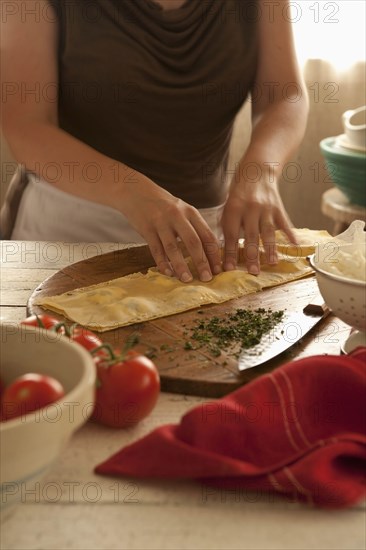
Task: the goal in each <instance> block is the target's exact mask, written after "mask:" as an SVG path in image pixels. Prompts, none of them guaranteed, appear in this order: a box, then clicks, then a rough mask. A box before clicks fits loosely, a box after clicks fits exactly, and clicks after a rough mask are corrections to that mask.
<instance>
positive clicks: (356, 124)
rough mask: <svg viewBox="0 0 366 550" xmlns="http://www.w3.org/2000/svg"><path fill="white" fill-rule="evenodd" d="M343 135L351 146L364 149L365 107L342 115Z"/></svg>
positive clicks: (365, 135) (365, 145) (365, 129)
mask: <svg viewBox="0 0 366 550" xmlns="http://www.w3.org/2000/svg"><path fill="white" fill-rule="evenodd" d="M342 122H343V128H344V133H345V135H346V137H347V139H348V141H349V143H350V144H351V145H354V146H356V147H358V148H362V149H365V148H366V105H362V107H358V108H357V109H350V110H348V111H346V112H345V113H343V115H342Z"/></svg>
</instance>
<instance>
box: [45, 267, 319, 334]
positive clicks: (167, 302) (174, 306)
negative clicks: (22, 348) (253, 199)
mask: <svg viewBox="0 0 366 550" xmlns="http://www.w3.org/2000/svg"><path fill="white" fill-rule="evenodd" d="M310 273H312V269H311V268H310V267H309V266H308V264H307V262H306V260H305V259H304V258H296V257H294V258H290V259H289V258H285V257H280V260H279V263H278V264H277V265H275V266H269V265H262V266H261V272H260V274H259V275H258V276H254V275H250V274H249V273H247V272H246V271H243V270H240V269H237V270H235V271H228V272H224V273H220V274H219V275H216V276H215V277H214V278H213V279H212V280H211V281H209V282H208V283H203V282H201V281H199V280H198V279H194V280H193V281H192V282H191V283H189V284H187V283H182V282H180V281H179V280H178V279H176V278H175V277H167V276H166V275H162V274H161V273H159V272H158V271H157V270H156V268H151V269H150V270H149V271H148V272H147V273H146V274H142V273H133V274H131V275H126V276H124V277H120V278H118V279H113V280H111V281H108V282H106V283H100V284H97V285H92V286H89V287H84V288H79V289H76V290H74V291H71V292H66V293H64V294H60V295H58V296H50V297H45V298H39V299H38V300H37V301H36V302H35V303H36V305H40V306H42V307H44V308H46V309H49V310H52V311H55V312H57V313H60V314H62V315H63V316H65V317H68V318H69V319H71V320H72V321H74V322H76V323H79V324H80V325H83V326H85V327H88V328H90V329H92V330H94V331H97V332H105V331H107V330H112V329H115V328H117V327H122V326H126V325H130V324H134V323H141V322H144V321H149V320H152V319H157V318H159V317H165V316H168V315H173V314H175V313H180V312H183V311H187V310H189V309H193V308H196V307H199V306H201V305H203V304H213V303H214V304H218V303H221V302H226V301H228V300H232V299H234V298H238V297H241V296H245V295H246V294H251V293H254V292H259V291H260V290H262V289H264V288H268V287H272V286H276V285H280V284H283V283H285V282H288V281H293V280H296V279H299V278H301V277H304V276H306V275H309V274H310Z"/></svg>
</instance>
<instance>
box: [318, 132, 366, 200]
mask: <svg viewBox="0 0 366 550" xmlns="http://www.w3.org/2000/svg"><path fill="white" fill-rule="evenodd" d="M320 150H321V152H322V155H323V156H324V158H325V163H326V167H327V171H328V174H329V177H330V179H331V180H332V182H333V183H334V185H335V186H336V187H338V189H340V190H341V191H342V192H343V193H344V194H345V195H346V197H347V198H348V199H349V201H350V202H351V203H353V204H357V205H359V206H366V154H365V153H362V152H359V151H352V150H348V149H345V148H343V147H340V146H339V145H337V144H336V138H335V137H329V138H325V139H323V140H322V141H321V142H320Z"/></svg>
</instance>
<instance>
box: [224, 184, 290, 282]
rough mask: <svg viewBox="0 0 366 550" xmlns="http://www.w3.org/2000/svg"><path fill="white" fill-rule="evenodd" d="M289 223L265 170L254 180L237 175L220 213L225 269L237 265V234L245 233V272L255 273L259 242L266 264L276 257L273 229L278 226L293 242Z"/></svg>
mask: <svg viewBox="0 0 366 550" xmlns="http://www.w3.org/2000/svg"><path fill="white" fill-rule="evenodd" d="M291 227H292V224H291V222H290V220H289V217H288V215H287V213H286V211H285V208H284V206H283V203H282V200H281V197H280V194H279V191H278V189H277V184H276V182H274V181H271V178H270V177H269V175H267V176H266V175H265V174H264V173H263V174H262V175H261V177H260V178H259V179H257V178H256V181H255V182H253V181H248V180H247V179H241V178H239V179H238V181H234V182H233V183H232V186H231V189H230V193H229V196H228V199H227V201H226V205H225V208H224V212H223V216H222V229H223V233H224V239H225V252H224V269H225V270H226V271H230V270H232V269H235V268H236V264H237V251H238V240H239V237H242V236H244V239H245V240H244V258H245V262H246V266H247V269H248V272H249V273H251V274H252V275H258V273H259V271H260V263H259V243H260V240H261V241H262V243H263V246H264V250H265V255H266V260H267V262H268V263H269V264H276V263H277V261H278V258H277V252H276V245H275V230H276V229H281V230H282V231H284V233H285V234H286V235H287V237H288V238H289V240H290V241H291V242H293V243H295V244H296V238H295V235H294V233H293V231H292V229H291Z"/></svg>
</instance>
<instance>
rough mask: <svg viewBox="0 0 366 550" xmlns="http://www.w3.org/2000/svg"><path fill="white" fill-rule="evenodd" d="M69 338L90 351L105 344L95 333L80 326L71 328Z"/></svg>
mask: <svg viewBox="0 0 366 550" xmlns="http://www.w3.org/2000/svg"><path fill="white" fill-rule="evenodd" d="M67 336H69V338H70V339H71V340H73V342H77V343H78V344H80V345H81V346H83V348H85V349H87V350H88V351H90V350H92V349H94V348H96V347H98V346H101V345H102V343H103V342H102V340H101V339H100V338H99V337H98V336H97V335H96V334H94V332H91V330H88V329H86V328H84V327H82V326H80V325H73V326H72V327H71V328H70V335H67Z"/></svg>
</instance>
